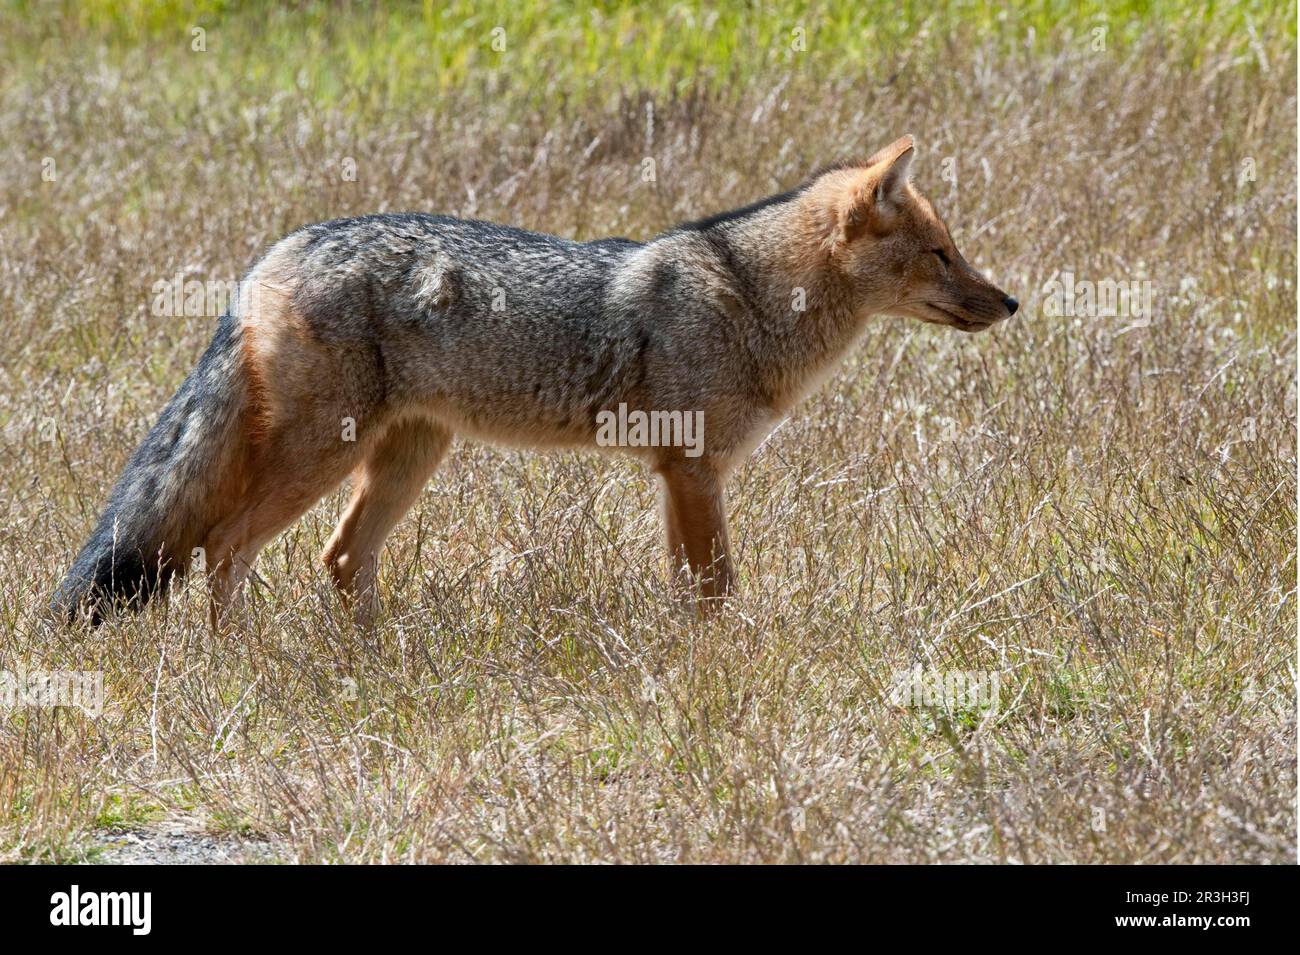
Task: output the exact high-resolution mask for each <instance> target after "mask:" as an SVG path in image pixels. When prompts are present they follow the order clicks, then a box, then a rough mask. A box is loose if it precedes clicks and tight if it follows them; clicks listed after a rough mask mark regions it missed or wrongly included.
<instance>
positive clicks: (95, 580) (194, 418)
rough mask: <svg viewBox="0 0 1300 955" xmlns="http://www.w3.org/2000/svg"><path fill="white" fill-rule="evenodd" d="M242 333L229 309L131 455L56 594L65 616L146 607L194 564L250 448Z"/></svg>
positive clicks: (98, 618)
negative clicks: (246, 433) (194, 551)
mask: <svg viewBox="0 0 1300 955" xmlns="http://www.w3.org/2000/svg"><path fill="white" fill-rule="evenodd" d="M239 342H240V332H239V327H238V324H237V323H236V321H235V320H234V319H232V318H231V317H229V316H226V317H223V318H222V319H221V325H220V327H219V328H218V330H217V334H216V335H215V336H214V337H213V339H212V343H211V344H210V345H209V346H208V348H207V351H205V352H204V353H203V357H202V358H201V359H200V360H199V363H198V365H197V367H195V369H194V371H192V372H191V373H190V376H189V377H188V378H186V379H185V382H184V384H182V385H181V387H180V389H179V390H178V391H177V392H176V394H175V395H174V396H173V397H172V400H171V401H170V402H168V403H167V407H166V408H165V409H164V410H163V413H162V416H161V417H160V418H159V419H158V423H157V424H155V425H154V427H153V430H152V431H150V432H149V436H148V437H147V438H145V439H144V443H143V444H141V445H140V447H139V448H137V449H136V451H135V454H133V455H131V460H130V461H129V462H128V463H127V466H126V470H125V471H123V472H122V476H121V477H120V478H118V481H117V485H116V486H115V487H114V488H113V493H112V495H111V496H110V497H109V501H108V506H107V507H106V508H105V509H104V513H103V514H102V515H101V516H100V518H99V523H98V524H97V525H96V526H95V531H94V533H93V534H91V535H90V539H89V540H88V541H86V543H85V544H84V545H83V546H82V548H81V552H80V553H79V554H78V555H77V559H76V560H75V561H74V562H73V564H72V568H71V569H70V570H69V571H68V573H67V576H66V577H64V579H63V583H62V584H60V585H59V590H58V592H57V593H56V595H55V597H54V599H53V601H52V604H51V606H52V609H53V610H54V611H55V613H57V614H59V615H60V616H61V617H63V618H64V619H65V620H67V621H69V622H72V621H74V620H76V619H77V617H78V615H79V614H81V613H82V612H83V611H84V612H87V613H89V615H90V617H91V619H92V620H93V621H94V622H95V623H99V622H100V621H101V620H102V619H103V618H104V616H105V615H106V614H108V613H109V612H111V611H112V610H114V609H116V608H117V607H119V606H125V607H129V608H131V609H139V608H140V607H143V606H144V604H145V603H146V602H148V600H149V598H150V597H152V596H153V595H154V594H155V593H157V592H158V590H160V589H161V588H163V587H165V586H166V585H167V583H168V582H169V581H170V580H171V578H172V576H173V575H176V574H183V573H184V572H185V571H186V570H187V569H188V568H189V564H190V557H191V551H192V549H193V548H195V547H198V546H200V544H201V543H202V541H203V539H204V537H206V536H207V533H208V531H209V530H210V529H211V527H212V525H213V524H214V523H215V521H216V520H218V519H219V517H220V514H219V508H220V504H221V502H220V501H219V500H217V499H218V498H220V497H222V496H223V492H222V489H223V488H227V487H229V482H230V480H231V472H232V470H234V469H235V468H236V467H237V462H238V460H239V459H240V458H241V457H242V455H244V454H245V452H246V441H245V437H244V412H245V405H246V403H247V394H248V389H247V385H246V380H245V375H244V370H243V367H242V364H241V355H240V345H239Z"/></svg>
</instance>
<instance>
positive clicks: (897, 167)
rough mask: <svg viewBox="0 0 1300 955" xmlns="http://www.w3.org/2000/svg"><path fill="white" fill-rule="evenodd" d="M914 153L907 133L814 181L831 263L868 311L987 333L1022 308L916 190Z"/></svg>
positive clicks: (965, 330)
mask: <svg viewBox="0 0 1300 955" xmlns="http://www.w3.org/2000/svg"><path fill="white" fill-rule="evenodd" d="M915 152H916V150H915V146H914V143H913V141H912V137H911V136H904V137H903V138H902V139H900V140H898V141H897V142H894V143H891V144H890V145H888V146H886V147H885V148H884V149H882V150H880V152H878V153H876V154H875V155H874V156H872V157H871V158H870V159H868V160H867V161H866V163H865V164H862V165H855V166H852V167H847V168H841V169H836V170H832V171H831V172H828V173H826V174H825V175H824V176H823V177H822V178H821V179H820V180H819V181H818V182H817V183H816V188H815V191H816V192H817V193H818V196H817V201H818V203H819V204H820V205H821V206H822V209H823V212H824V215H823V219H822V221H823V223H824V225H826V226H829V231H830V239H829V250H830V265H831V267H832V268H833V269H835V270H836V271H837V272H838V273H839V275H840V277H841V279H842V280H843V281H845V282H846V283H847V284H848V285H849V287H850V289H851V294H852V296H853V299H854V302H855V305H856V307H857V308H858V310H860V311H861V312H863V313H869V314H887V315H906V316H909V317H911V318H919V319H920V320H921V321H923V322H931V323H934V324H936V325H949V326H951V327H953V328H958V329H960V330H962V331H963V332H978V331H983V330H984V329H986V328H989V327H990V326H991V325H993V324H994V323H996V322H1000V321H1002V320H1003V319H1005V318H1009V317H1011V316H1012V315H1014V314H1015V312H1016V309H1017V308H1018V307H1019V303H1018V302H1017V301H1016V300H1015V299H1014V298H1012V297H1011V296H1010V295H1008V294H1007V293H1006V292H1004V291H1002V289H1000V288H998V287H997V286H996V285H994V284H993V283H992V282H990V281H989V280H988V279H986V278H984V276H982V275H981V274H980V273H979V272H977V271H976V270H975V269H974V268H972V267H971V266H970V264H969V263H968V262H967V261H966V260H965V259H964V258H962V254H961V253H960V252H959V251H957V246H956V245H955V244H953V241H952V235H951V234H949V232H948V227H947V226H946V225H944V222H943V220H942V219H940V218H939V216H938V213H936V212H935V211H934V207H933V206H932V205H931V204H930V202H929V200H927V199H926V198H925V197H924V196H923V195H921V194H920V192H918V191H917V190H916V189H915V188H914V187H913V186H912V184H911V182H910V180H909V178H908V176H909V173H910V171H911V167H912V157H913V156H914V155H915Z"/></svg>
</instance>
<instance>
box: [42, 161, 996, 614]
mask: <svg viewBox="0 0 1300 955" xmlns="http://www.w3.org/2000/svg"><path fill="white" fill-rule="evenodd" d="M915 151H916V150H915V141H914V139H913V137H912V136H904V137H902V138H901V139H898V140H896V141H895V142H893V143H891V144H890V145H888V146H886V147H884V148H883V149H881V150H879V151H878V152H876V153H874V154H873V155H871V156H870V157H869V158H867V159H865V160H848V161H842V162H838V163H834V164H832V165H829V166H826V167H823V168H821V169H819V170H818V171H817V172H815V173H813V174H812V175H811V176H809V177H808V178H807V179H805V180H804V181H803V182H802V183H800V184H799V185H798V186H797V187H796V188H794V189H792V190H790V191H788V192H784V193H781V194H779V195H773V196H769V197H767V198H764V199H761V200H759V201H757V202H755V203H753V204H751V205H748V206H745V207H743V208H739V209H733V210H731V211H726V212H722V213H719V214H717V215H713V216H710V217H708V218H704V219H699V220H696V221H691V222H685V223H681V224H679V225H676V226H674V227H672V228H669V229H668V230H667V231H664V232H662V233H660V234H658V235H656V236H654V237H653V238H650V239H649V240H647V241H634V240H631V239H626V238H605V239H598V240H594V241H586V242H582V241H574V240H570V239H566V238H560V237H557V236H553V235H547V234H542V233H537V232H530V231H527V230H524V229H521V228H516V227H513V226H508V225H497V224H493V223H489V222H483V221H476V220H463V219H458V218H453V217H450V216H444V215H433V214H426V213H382V214H374V215H365V216H360V217H355V218H346V219H338V220H334V221H330V222H324V223H319V224H315V225H308V226H305V227H303V228H301V229H299V230H298V231H295V232H293V233H291V234H290V235H288V236H287V237H285V238H283V239H281V240H279V241H278V242H277V243H275V244H274V245H272V246H271V247H270V248H269V249H268V251H267V252H266V253H265V254H264V255H263V257H262V258H261V259H260V260H259V261H257V262H256V263H255V264H254V265H253V266H252V267H251V268H250V269H249V270H248V272H247V273H245V275H244V276H243V278H242V279H241V281H240V282H239V284H238V287H237V289H236V292H235V294H234V296H233V297H232V301H231V303H230V307H229V308H228V309H227V310H226V312H225V314H224V315H223V316H222V317H221V318H220V319H219V321H218V326H217V329H216V332H215V334H214V336H213V338H212V340H211V343H210V344H209V345H208V347H207V349H206V351H205V352H204V353H203V355H202V357H201V358H200V359H199V362H198V364H197V366H196V367H195V368H194V370H193V372H192V373H191V374H190V375H189V377H188V378H186V379H185V381H184V382H183V383H182V384H181V386H180V388H179V390H178V391H177V392H176V394H175V396H174V397H173V398H172V399H171V401H170V402H169V403H168V404H167V405H166V407H165V408H164V410H163V412H162V414H161V416H160V418H159V419H158V421H157V423H156V424H155V425H154V427H153V429H152V430H151V431H149V433H148V435H147V437H145V439H144V442H143V443H142V444H141V445H140V446H139V448H138V449H137V450H136V451H135V452H134V453H133V454H132V455H131V457H130V459H129V461H128V463H127V465H126V468H125V470H124V471H123V473H122V475H121V476H120V478H119V479H118V481H117V482H116V484H115V486H114V488H113V490H112V492H111V494H110V495H109V499H108V503H107V506H106V507H105V509H104V511H103V513H102V515H101V516H100V518H99V520H98V522H97V523H96V525H95V527H94V530H93V532H92V533H91V535H90V537H89V539H88V540H87V541H86V543H85V544H84V546H83V547H82V548H81V550H80V552H79V553H78V554H77V555H76V558H75V560H74V561H73V562H72V565H71V568H70V569H69V571H68V572H67V574H66V576H65V578H64V579H63V581H62V583H61V584H60V585H59V587H58V589H57V592H56V593H55V595H54V597H53V598H52V601H51V606H52V609H53V610H54V611H55V613H56V614H58V615H60V616H61V617H62V618H63V619H65V620H66V621H69V622H75V621H76V620H77V619H79V618H86V619H89V621H90V622H91V623H92V624H98V623H100V622H101V621H102V620H104V619H106V617H107V616H108V615H109V614H112V613H116V612H118V611H119V610H123V609H125V610H138V609H140V608H141V607H143V606H144V605H145V604H146V603H147V602H148V601H149V599H150V598H151V597H152V596H154V595H155V594H158V593H159V592H160V591H163V590H164V589H165V588H166V587H167V586H168V585H169V584H171V583H172V582H173V581H174V580H176V579H177V578H179V577H181V576H182V575H184V574H185V573H186V572H187V571H188V570H190V569H191V567H192V565H197V566H198V567H200V568H201V569H202V571H203V573H205V574H206V576H207V579H208V585H209V595H210V613H211V616H212V620H213V623H214V625H215V624H218V623H219V622H220V621H221V620H223V619H226V618H227V616H228V615H229V614H230V613H231V612H232V610H233V609H234V608H236V607H239V606H241V601H242V597H243V594H244V591H245V589H246V581H247V578H248V576H249V574H250V572H251V570H252V567H253V563H254V560H255V559H256V557H257V554H258V552H259V551H260V550H261V549H262V548H263V547H264V546H265V545H266V544H268V543H269V542H270V541H271V540H272V539H273V538H274V537H275V536H276V535H277V534H279V533H280V532H282V531H283V530H285V529H286V528H287V527H289V526H290V525H291V524H292V523H293V522H294V521H296V520H297V519H298V518H299V517H301V516H302V515H303V514H304V513H306V512H307V511H308V510H309V509H310V508H311V507H312V505H313V504H315V503H316V502H317V501H319V500H320V499H321V498H322V497H324V496H325V495H327V494H329V493H331V492H332V491H333V490H335V489H336V488H338V487H339V486H341V485H342V483H343V482H344V480H345V479H347V478H348V477H349V476H350V477H351V479H352V481H351V498H350V501H349V503H348V505H347V507H346V510H345V512H344V514H343V516H342V519H341V520H340V521H339V523H338V525H337V527H336V528H335V529H334V531H333V533H332V535H331V536H330V537H329V539H328V542H327V543H326V545H325V547H324V550H323V552H322V554H321V560H322V562H323V564H324V566H325V568H326V570H327V571H328V574H329V576H330V577H331V578H332V581H333V584H334V586H335V587H336V588H337V590H338V592H339V594H340V596H341V598H342V600H343V602H344V604H345V605H346V606H347V607H348V608H349V610H350V612H351V613H353V614H354V615H355V617H356V619H357V621H358V622H359V623H373V620H374V613H375V610H376V605H377V600H378V596H377V592H378V588H377V586H376V584H377V575H378V570H379V560H380V552H381V550H382V548H383V545H384V542H385V541H386V539H387V538H388V536H389V534H390V532H391V531H392V530H393V529H394V527H395V526H396V525H397V523H398V522H399V521H400V520H401V518H402V517H403V515H404V514H405V513H406V512H407V511H408V510H409V509H410V508H411V507H412V506H413V505H414V504H415V503H416V501H417V499H418V498H419V496H420V494H421V493H422V490H423V488H424V486H425V484H426V483H427V482H428V481H429V479H430V477H431V476H432V474H433V473H434V471H435V469H436V468H437V467H438V465H439V462H441V461H442V460H443V458H444V456H445V455H446V454H447V451H448V448H449V447H450V445H451V444H452V440H453V437H454V436H460V437H461V438H462V439H468V440H471V441H484V442H491V443H494V444H498V445H504V446H510V447H522V448H535V449H548V448H604V447H605V446H606V445H609V444H610V442H609V441H608V440H605V441H600V440H598V437H599V432H601V429H602V427H603V424H602V422H606V423H607V421H608V416H609V415H612V414H615V413H618V414H620V415H623V416H624V418H627V417H629V415H628V411H627V409H632V411H633V412H634V413H636V412H640V413H642V414H649V413H654V414H660V415H665V416H667V418H668V420H671V421H680V420H688V419H689V420H692V421H698V422H699V427H698V429H697V433H696V435H695V438H696V440H694V441H691V442H684V441H680V440H676V441H674V440H666V441H645V440H641V441H632V440H630V439H629V440H622V441H617V442H614V444H615V448H614V450H617V451H618V452H620V453H626V454H628V455H630V456H631V457H632V458H634V459H637V460H639V461H640V462H641V463H642V464H643V465H644V466H646V467H647V468H648V469H649V470H651V471H652V472H653V473H654V474H655V475H656V476H657V478H658V483H659V484H660V485H661V488H662V493H661V500H662V521H663V526H664V529H665V536H666V542H667V550H668V555H669V562H670V563H669V571H670V577H669V579H671V580H672V581H674V582H675V583H678V584H681V585H682V586H683V588H684V590H685V592H686V593H687V594H688V595H689V598H690V599H692V600H693V601H695V602H696V603H697V605H698V606H701V607H704V608H711V607H716V606H717V605H718V603H719V602H722V601H725V600H726V599H727V598H728V597H729V595H731V594H732V593H734V592H735V590H736V588H737V576H736V570H735V567H734V564H733V560H732V557H731V553H730V546H729V540H728V527H727V510H726V503H725V498H724V485H725V483H726V480H727V478H728V476H729V475H730V474H731V473H732V472H734V471H735V469H736V468H737V466H738V465H739V464H740V463H741V462H743V461H744V460H746V458H747V457H748V456H749V455H750V454H751V453H752V451H753V450H754V449H755V448H756V447H757V446H758V445H759V444H760V442H762V440H763V439H764V438H765V437H766V436H767V435H768V434H769V433H770V432H771V431H772V430H773V429H774V428H775V427H776V426H777V425H778V424H780V423H781V422H782V421H783V420H785V419H786V418H787V417H788V416H789V415H790V414H791V413H792V411H793V410H794V408H795V407H796V405H798V404H799V403H800V402H801V401H802V400H804V399H805V398H807V397H808V396H809V395H810V394H811V393H812V392H813V391H815V390H816V389H817V388H819V387H820V386H821V385H822V384H823V383H824V382H825V381H826V379H827V378H828V377H829V376H830V375H831V374H832V373H833V372H834V371H835V370H836V368H837V367H838V365H839V363H840V360H841V359H842V358H843V357H844V356H845V355H846V354H847V353H848V352H849V351H850V349H851V347H852V346H853V345H854V343H855V342H856V341H857V340H858V339H859V338H860V337H861V336H862V334H863V332H864V329H865V328H866V326H867V324H868V322H869V321H870V320H871V319H872V318H873V317H876V316H899V317H905V318H913V319H919V320H920V321H922V322H928V323H931V324H935V325H942V326H947V327H950V328H954V329H957V330H959V331H961V332H966V333H974V332H981V331H984V330H986V329H988V328H990V327H992V326H993V325H995V324H997V323H998V322H1001V321H1003V320H1005V319H1007V318H1010V317H1011V316H1012V315H1014V314H1015V313H1016V310H1017V308H1018V303H1017V301H1016V299H1015V298H1013V297H1012V296H1010V295H1009V294H1007V293H1006V292H1004V291H1003V290H1002V289H1000V288H998V287H997V286H996V285H994V284H993V283H992V282H991V281H990V280H989V279H987V278H986V277H985V276H984V275H982V274H981V273H980V272H979V271H977V270H976V269H975V268H974V267H972V266H971V265H970V264H969V263H968V262H967V261H966V260H965V259H964V258H963V257H962V255H961V253H960V252H959V251H958V250H957V248H956V246H955V244H954V242H953V239H952V235H951V233H950V232H949V230H948V227H947V226H946V225H945V223H944V221H943V220H942V219H941V218H940V217H939V215H938V213H937V212H936V211H935V209H934V206H933V205H932V204H931V203H930V202H929V200H927V199H926V198H925V197H924V196H923V195H922V194H921V193H920V192H919V191H918V190H917V189H916V187H915V186H914V185H913V184H912V182H911V169H912V160H913V157H914V155H915ZM623 430H627V429H621V430H620V434H622V431H623ZM634 430H635V429H634ZM349 431H350V432H351V433H350V434H349V433H348V432H349ZM608 431H609V429H608V428H605V432H606V437H608ZM669 431H670V432H671V431H672V429H671V428H670V429H669ZM673 436H674V435H673V434H671V433H670V435H669V438H670V439H671V438H672V437H673ZM678 437H680V435H678Z"/></svg>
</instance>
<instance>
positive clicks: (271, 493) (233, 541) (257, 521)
mask: <svg viewBox="0 0 1300 955" xmlns="http://www.w3.org/2000/svg"><path fill="white" fill-rule="evenodd" d="M267 447H268V450H267V451H265V452H264V453H263V454H262V455H261V456H260V458H259V459H258V460H257V461H256V463H255V466H254V467H253V468H252V469H250V470H251V472H252V475H253V476H252V478H251V479H250V480H249V481H248V483H247V485H246V486H245V488H244V489H243V492H242V493H241V494H240V495H239V497H238V500H235V501H232V502H231V503H230V506H228V507H227V508H225V509H224V510H225V513H226V517H225V518H223V519H222V520H221V521H220V522H219V523H218V524H217V525H216V526H215V527H214V528H213V529H212V530H211V531H210V532H209V533H208V535H207V538H206V539H205V541H204V543H203V548H204V551H205V556H206V560H207V563H208V586H209V589H210V593H211V610H210V615H211V618H212V623H213V625H214V626H216V625H218V624H219V623H220V622H221V621H223V620H226V619H229V618H231V617H232V616H233V615H235V614H237V613H238V612H239V611H240V609H241V608H242V606H243V603H244V583H245V581H246V580H247V578H248V574H249V572H250V571H251V570H252V567H253V562H254V561H255V560H256V559H257V555H258V553H259V552H260V551H261V550H262V548H263V547H265V546H266V545H267V544H268V543H269V542H270V541H271V539H272V538H273V537H275V535H276V534H278V533H280V532H281V531H282V530H284V529H285V528H286V527H288V526H289V525H290V524H292V523H293V522H294V521H295V520H297V519H298V518H299V517H301V516H302V515H303V514H305V513H306V512H307V510H308V509H309V508H310V507H311V506H312V505H313V504H315V503H316V502H317V501H319V500H320V499H321V498H322V497H324V496H325V495H326V494H328V493H329V492H330V491H332V490H334V488H336V487H338V485H339V484H340V483H341V482H342V480H343V478H344V477H346V476H347V473H348V470H349V468H350V467H351V466H352V465H353V463H354V460H355V453H354V452H352V449H351V447H350V446H348V447H346V448H341V449H332V450H329V451H326V450H324V449H322V448H319V447H317V448H313V449H311V453H306V451H305V449H303V448H301V447H300V446H298V444H297V443H294V442H291V441H285V440H282V441H280V442H275V443H270V444H269V445H268V446H267ZM305 462H311V464H310V465H307V464H306V463H305Z"/></svg>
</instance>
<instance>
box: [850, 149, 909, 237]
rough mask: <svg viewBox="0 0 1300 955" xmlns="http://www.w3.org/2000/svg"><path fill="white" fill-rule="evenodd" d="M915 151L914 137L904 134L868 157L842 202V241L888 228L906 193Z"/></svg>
mask: <svg viewBox="0 0 1300 955" xmlns="http://www.w3.org/2000/svg"><path fill="white" fill-rule="evenodd" d="M914 154H915V150H914V148H913V140H912V137H911V136H904V137H903V138H902V139H899V140H895V141H894V142H892V143H890V144H889V145H888V146H886V147H885V148H884V149H882V150H880V152H878V153H876V154H875V155H874V156H872V157H871V158H870V159H868V160H867V164H866V167H865V168H864V169H863V170H862V171H861V173H859V175H858V178H857V180H856V181H855V182H854V184H853V187H852V188H851V189H850V190H849V192H848V194H847V196H845V199H844V202H843V204H842V205H841V206H840V212H839V225H840V231H839V240H840V241H842V242H852V241H853V240H854V239H856V238H858V237H859V236H861V235H863V234H865V233H866V232H867V231H868V230H869V229H875V230H877V231H881V232H884V231H888V229H889V227H890V224H891V222H892V220H893V216H894V212H895V210H896V209H897V207H898V205H899V204H900V203H901V202H902V200H903V196H904V195H905V194H906V190H907V180H908V175H909V174H910V172H911V168H912V156H913V155H914Z"/></svg>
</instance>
